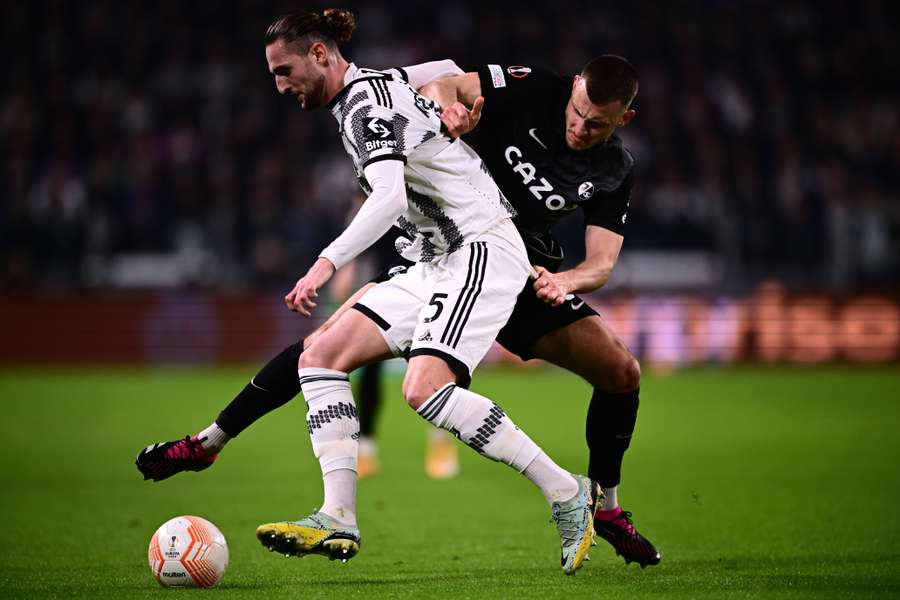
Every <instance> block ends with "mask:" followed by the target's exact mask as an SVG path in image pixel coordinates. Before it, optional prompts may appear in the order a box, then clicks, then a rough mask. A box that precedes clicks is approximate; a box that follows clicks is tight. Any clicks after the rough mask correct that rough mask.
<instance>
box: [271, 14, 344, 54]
mask: <svg viewBox="0 0 900 600" xmlns="http://www.w3.org/2000/svg"><path fill="white" fill-rule="evenodd" d="M355 29H356V18H355V17H354V16H353V13H352V12H350V11H349V10H346V9H343V8H326V9H324V10H321V11H313V12H309V11H305V10H295V11H293V12H289V13H287V14H286V15H282V16H280V17H278V18H277V19H275V20H274V21H272V24H271V25H269V28H268V29H267V30H266V46H268V45H269V44H272V43H275V42H277V41H278V40H281V41H283V42H284V43H285V44H293V43H295V42H299V41H301V40H302V41H304V42H308V43H310V44H311V43H313V42H323V43H325V44H328V45H330V46H332V47H335V46H336V45H337V44H338V43H340V42H346V41H349V40H350V38H351V37H352V36H353V31H354V30H355Z"/></svg>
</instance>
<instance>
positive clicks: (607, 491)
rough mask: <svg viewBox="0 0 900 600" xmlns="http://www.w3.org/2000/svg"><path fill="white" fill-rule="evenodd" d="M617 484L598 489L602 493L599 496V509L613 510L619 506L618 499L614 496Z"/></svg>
mask: <svg viewBox="0 0 900 600" xmlns="http://www.w3.org/2000/svg"><path fill="white" fill-rule="evenodd" d="M618 487H619V486H617V485H614V486H612V487H601V488H600V491H601V492H603V495H602V496H601V497H600V510H613V509H615V508H616V507H618V506H619V499H618V498H616V489H617V488H618Z"/></svg>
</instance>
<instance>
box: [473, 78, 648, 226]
mask: <svg viewBox="0 0 900 600" xmlns="http://www.w3.org/2000/svg"><path fill="white" fill-rule="evenodd" d="M478 74H479V77H480V79H481V93H482V95H483V96H484V109H483V111H482V116H481V121H480V123H479V124H478V127H476V128H475V130H474V131H473V132H472V133H471V134H470V135H468V136H467V137H466V138H465V139H466V142H468V143H469V144H470V145H471V146H472V147H473V148H475V150H476V151H477V152H478V155H479V156H481V158H482V159H483V160H484V162H485V164H486V165H487V168H488V169H489V170H490V172H491V175H492V176H493V177H494V180H495V181H496V182H497V184H498V185H499V186H500V189H501V190H502V191H503V194H504V195H505V196H506V198H507V199H508V200H509V201H510V202H511V203H512V205H513V207H514V208H515V209H516V211H517V212H518V216H517V217H516V219H515V221H516V225H517V226H518V227H519V229H520V231H522V232H523V234H544V235H547V234H549V231H550V228H551V227H552V226H553V225H554V224H555V223H556V222H557V221H558V220H559V219H561V218H562V217H564V216H566V215H568V214H569V213H571V212H572V211H574V210H575V209H577V208H581V209H582V211H583V213H584V222H585V225H598V226H600V227H604V228H606V229H609V230H611V231H614V232H616V233H618V234H623V232H624V226H625V219H626V213H627V210H628V203H629V200H630V197H631V187H632V182H633V177H634V175H633V173H634V158H633V157H632V155H631V153H630V152H629V151H628V150H627V149H625V147H623V146H622V141H621V140H620V139H619V138H618V137H617V136H615V135H613V136H611V137H610V139H609V140H607V141H606V142H605V143H603V144H599V145H597V146H594V147H592V148H590V149H588V150H583V151H575V150H571V149H569V147H568V146H567V145H566V140H565V109H566V105H567V104H568V101H569V96H570V94H571V86H572V84H571V80H568V79H563V78H561V77H559V76H557V75H554V74H552V73H549V72H547V71H541V70H538V69H531V68H528V67H515V66H513V67H507V66H500V65H487V66H485V67H483V68H481V69H479V71H478Z"/></svg>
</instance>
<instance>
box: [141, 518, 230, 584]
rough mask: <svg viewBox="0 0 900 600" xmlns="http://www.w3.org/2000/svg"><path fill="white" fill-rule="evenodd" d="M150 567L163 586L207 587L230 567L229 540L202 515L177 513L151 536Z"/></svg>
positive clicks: (216, 581)
mask: <svg viewBox="0 0 900 600" xmlns="http://www.w3.org/2000/svg"><path fill="white" fill-rule="evenodd" d="M147 556H148V559H149V561H150V571H152V572H153V576H154V577H156V580H157V581H158V582H159V583H160V585H162V586H163V587H202V588H208V587H212V586H214V585H216V584H217V583H219V580H220V579H222V575H224V574H225V569H226V568H227V567H228V544H227V543H226V542H225V536H224V535H222V532H221V531H219V528H218V527H216V526H215V525H213V524H212V523H210V522H209V521H207V520H206V519H202V518H200V517H191V516H183V517H175V518H174V519H169V520H168V521H166V522H165V523H163V524H162V525H161V526H160V528H159V529H157V530H156V533H154V534H153V537H152V538H150V549H149V550H148V552H147Z"/></svg>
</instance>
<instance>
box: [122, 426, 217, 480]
mask: <svg viewBox="0 0 900 600" xmlns="http://www.w3.org/2000/svg"><path fill="white" fill-rule="evenodd" d="M217 456H218V454H208V453H207V452H206V450H204V449H203V446H202V445H201V444H200V441H199V440H198V439H197V436H190V435H188V436H185V437H184V439H181V440H176V441H174V442H160V443H159V444H153V445H151V446H147V447H146V448H144V449H143V450H141V451H140V453H139V454H138V455H137V459H135V461H134V464H135V465H137V468H138V471H140V472H141V474H142V475H143V476H144V479H145V480H147V479H152V480H153V481H162V480H163V479H167V478H169V477H171V476H172V475H174V474H175V473H180V472H182V471H202V470H203V469H206V468H208V467H209V466H210V465H211V464H213V462H214V461H215V460H216V457H217Z"/></svg>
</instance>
